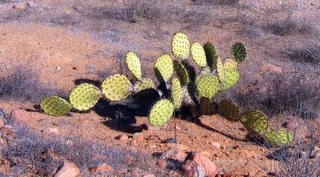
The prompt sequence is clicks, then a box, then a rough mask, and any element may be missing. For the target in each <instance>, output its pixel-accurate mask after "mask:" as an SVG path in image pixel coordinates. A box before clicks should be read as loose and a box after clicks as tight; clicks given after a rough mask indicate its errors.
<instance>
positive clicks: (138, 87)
mask: <svg viewBox="0 0 320 177" xmlns="http://www.w3.org/2000/svg"><path fill="white" fill-rule="evenodd" d="M134 88H135V92H140V91H142V90H146V89H150V88H153V89H155V88H156V86H155V84H154V82H153V80H151V79H149V78H142V79H141V80H139V81H137V82H136V83H135V85H134Z"/></svg>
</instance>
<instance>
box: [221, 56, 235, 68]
mask: <svg viewBox="0 0 320 177" xmlns="http://www.w3.org/2000/svg"><path fill="white" fill-rule="evenodd" d="M237 68H238V63H237V62H236V60H235V59H233V58H228V59H226V60H225V61H224V64H223V69H224V70H228V69H230V70H237Z"/></svg>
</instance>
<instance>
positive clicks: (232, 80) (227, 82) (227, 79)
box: [221, 69, 240, 90]
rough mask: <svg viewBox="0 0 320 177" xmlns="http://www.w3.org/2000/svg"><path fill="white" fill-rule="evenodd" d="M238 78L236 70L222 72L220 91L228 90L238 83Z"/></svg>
mask: <svg viewBox="0 0 320 177" xmlns="http://www.w3.org/2000/svg"><path fill="white" fill-rule="evenodd" d="M239 78H240V73H239V72H238V70H233V69H228V70H224V80H223V81H222V82H221V83H222V89H223V90H228V89H230V88H231V87H232V86H234V85H235V84H236V83H237V82H238V81H239Z"/></svg>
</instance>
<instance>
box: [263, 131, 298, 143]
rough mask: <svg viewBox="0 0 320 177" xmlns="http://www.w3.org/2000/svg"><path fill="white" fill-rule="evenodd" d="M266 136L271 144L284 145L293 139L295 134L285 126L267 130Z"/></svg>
mask: <svg viewBox="0 0 320 177" xmlns="http://www.w3.org/2000/svg"><path fill="white" fill-rule="evenodd" d="M264 136H265V137H266V138H267V140H268V142H269V143H270V145H271V146H283V145H287V144H289V143H291V142H292V141H293V134H292V133H291V132H290V131H288V130H287V129H285V128H280V129H278V130H273V131H270V132H267V133H265V134H264Z"/></svg>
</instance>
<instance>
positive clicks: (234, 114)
mask: <svg viewBox="0 0 320 177" xmlns="http://www.w3.org/2000/svg"><path fill="white" fill-rule="evenodd" d="M218 113H219V114H220V115H221V116H223V117H225V118H226V119H228V120H229V121H232V122H236V121H239V120H240V114H241V111H240V110H239V109H238V107H237V105H236V104H235V103H234V102H232V101H229V100H221V101H220V103H219V105H218Z"/></svg>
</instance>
